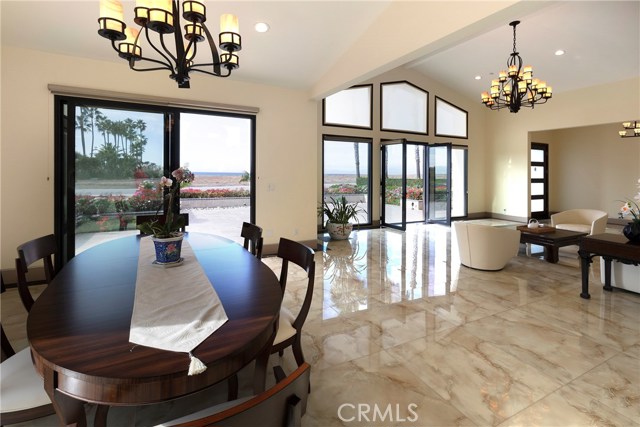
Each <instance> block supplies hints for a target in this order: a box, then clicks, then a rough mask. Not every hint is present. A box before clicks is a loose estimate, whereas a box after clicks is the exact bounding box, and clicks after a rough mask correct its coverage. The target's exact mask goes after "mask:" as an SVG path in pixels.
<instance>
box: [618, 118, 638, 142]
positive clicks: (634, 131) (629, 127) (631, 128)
mask: <svg viewBox="0 0 640 427" xmlns="http://www.w3.org/2000/svg"><path fill="white" fill-rule="evenodd" d="M622 127H623V128H625V129H626V130H621V131H619V132H618V135H620V137H621V138H633V137H635V136H640V121H639V120H636V121H633V122H624V123H622Z"/></svg>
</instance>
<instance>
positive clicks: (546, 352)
mask: <svg viewBox="0 0 640 427" xmlns="http://www.w3.org/2000/svg"><path fill="white" fill-rule="evenodd" d="M319 243H320V247H319V248H322V249H323V250H319V251H318V252H317V254H316V260H317V263H318V264H317V270H316V271H317V277H316V284H317V285H316V290H315V295H314V303H313V307H312V310H311V313H310V315H309V317H308V319H307V322H306V324H305V328H304V341H303V344H304V349H305V356H306V358H307V360H308V361H309V362H310V363H311V365H312V377H311V381H312V393H311V396H310V402H309V407H308V412H307V415H306V416H305V418H304V420H303V425H305V426H338V425H345V426H351V425H353V426H358V425H362V426H389V425H414V426H457V425H475V426H497V425H499V426H511V425H531V426H569V425H575V426H588V425H610V426H614V425H618V426H634V425H636V426H639V425H640V295H638V294H633V293H628V292H624V291H620V290H616V291H614V292H613V293H604V292H603V291H602V286H601V285H600V281H599V280H600V279H599V269H598V268H597V264H595V266H596V268H592V274H591V294H592V299H591V300H588V301H587V300H583V299H581V298H580V297H579V293H580V269H579V263H578V259H577V257H576V256H575V255H573V254H571V253H569V252H566V253H564V254H563V253H561V260H560V262H559V263H558V264H549V263H546V262H544V261H543V260H541V259H540V256H526V251H525V248H524V245H523V248H522V251H521V254H520V255H519V256H518V257H516V258H513V259H512V261H511V262H510V263H509V264H508V265H507V267H506V268H505V269H504V270H502V271H500V272H483V271H477V270H471V269H469V268H466V267H464V266H461V265H460V263H459V260H458V256H457V249H456V247H455V243H454V247H453V252H452V250H451V240H450V229H449V228H448V227H443V226H437V225H428V226H413V227H409V229H408V230H407V231H406V232H405V233H402V232H397V231H392V230H388V229H386V230H385V229H383V230H360V231H356V232H354V233H353V235H352V237H351V239H350V240H349V241H342V242H338V241H325V239H321V240H320V241H319ZM540 255H542V254H540ZM264 262H266V263H267V264H269V265H270V266H271V267H272V268H274V269H277V268H278V266H279V262H278V260H277V258H267V259H265V260H264ZM300 277H302V275H301V276H300ZM288 291H289V293H288V295H287V297H286V299H285V302H284V304H285V305H290V306H291V307H294V306H295V305H296V300H297V299H299V298H301V297H302V295H303V294H302V292H301V291H300V290H298V289H296V282H295V281H291V282H290V283H289V285H288ZM290 363H291V358H288V357H285V364H289V365H288V366H287V367H288V368H289V369H292V368H293V365H292V364H290Z"/></svg>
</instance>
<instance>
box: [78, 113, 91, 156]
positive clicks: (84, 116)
mask: <svg viewBox="0 0 640 427" xmlns="http://www.w3.org/2000/svg"><path fill="white" fill-rule="evenodd" d="M90 126H91V125H90V123H89V115H88V111H87V108H86V107H80V115H79V116H76V129H80V140H81V141H82V155H83V156H85V157H86V156H87V146H86V143H85V139H84V133H85V132H86V131H88V130H89V128H90Z"/></svg>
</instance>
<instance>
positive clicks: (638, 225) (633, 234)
mask: <svg viewBox="0 0 640 427" xmlns="http://www.w3.org/2000/svg"><path fill="white" fill-rule="evenodd" d="M622 234H624V237H626V238H627V239H629V240H630V241H632V242H634V243H640V222H636V221H632V222H630V223H629V224H627V225H625V226H624V228H623V229H622Z"/></svg>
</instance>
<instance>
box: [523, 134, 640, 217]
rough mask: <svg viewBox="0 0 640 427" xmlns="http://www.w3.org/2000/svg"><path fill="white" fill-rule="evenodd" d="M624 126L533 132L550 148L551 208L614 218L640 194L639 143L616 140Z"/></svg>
mask: <svg viewBox="0 0 640 427" xmlns="http://www.w3.org/2000/svg"><path fill="white" fill-rule="evenodd" d="M621 129H622V125H621V123H620V122H616V123H611V124H606V125H594V126H584V127H579V128H569V129H560V130H555V131H547V132H532V134H531V140H532V141H534V142H544V143H547V144H549V163H550V165H549V175H550V176H549V183H550V188H549V208H550V210H551V211H552V212H557V211H563V210H567V209H573V208H592V209H600V210H603V211H606V212H607V213H608V214H609V217H610V218H616V217H617V216H618V212H619V209H620V206H621V205H622V203H621V202H620V200H622V199H624V198H632V197H634V196H635V195H636V194H637V193H638V188H637V183H638V179H639V178H640V138H637V139H635V138H625V139H622V138H620V136H618V131H619V130H621Z"/></svg>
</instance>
